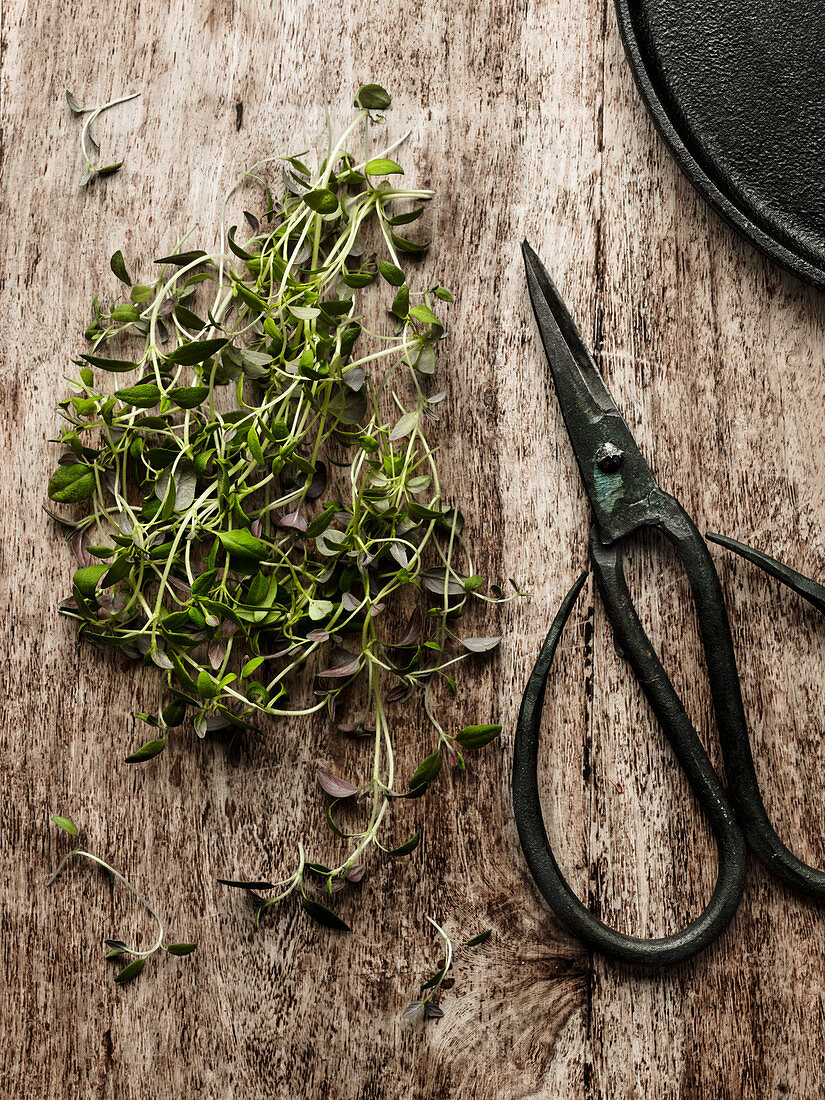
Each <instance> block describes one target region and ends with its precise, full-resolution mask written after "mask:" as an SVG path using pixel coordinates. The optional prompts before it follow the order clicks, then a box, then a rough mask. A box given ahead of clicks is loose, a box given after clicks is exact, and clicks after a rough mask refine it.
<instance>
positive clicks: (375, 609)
mask: <svg viewBox="0 0 825 1100" xmlns="http://www.w3.org/2000/svg"><path fill="white" fill-rule="evenodd" d="M386 607H387V605H386V604H385V603H374V604H373V605H372V607H370V615H371V616H372V618H373V619H374V618H375V617H376V615H380V614H381V612H382V611H384V610H385V609H386Z"/></svg>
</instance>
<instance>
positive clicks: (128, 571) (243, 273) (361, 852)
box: [48, 85, 518, 928]
mask: <svg viewBox="0 0 825 1100" xmlns="http://www.w3.org/2000/svg"><path fill="white" fill-rule="evenodd" d="M389 102H390V101H389V96H388V95H387V93H386V92H385V91H384V90H383V89H382V88H380V87H378V86H377V85H367V86H365V87H364V88H362V89H361V90H360V91H359V93H358V96H357V97H356V100H355V106H356V108H357V110H356V115H355V118H354V119H353V120H352V122H351V124H350V125H349V126H348V127H347V128H346V129H345V130H344V132H343V134H342V135H341V136H340V138H338V140H334V139H333V135H332V128H331V127H330V129H329V143H328V147H327V150H326V152H325V155H324V156H323V158H322V160H321V162H320V165H319V166H318V167H317V168H315V169H313V168H311V167H309V166H308V165H307V163H305V159H302V158H304V157H305V154H302V155H301V156H290V157H285V158H270V159H271V160H275V159H279V160H281V161H282V162H283V182H284V189H283V193H282V194H280V195H279V196H277V197H276V196H273V192H272V190H271V189H270V187H269V185H268V184H267V183H266V181H265V180H264V178H263V177H262V175H261V172H262V169H263V166H264V163H266V162H261V163H259V164H257V165H254V166H253V167H252V168H250V169H249V170H248V171H247V172H245V173H244V175H243V176H242V177H241V178H240V179H239V180H238V181H237V182H236V183H235V185H234V186H233V188H232V190H231V191H230V193H229V195H228V196H227V200H228V199H229V198H230V197H231V196H232V195H233V194H234V193H235V191H236V190H237V189H238V187H239V186H240V185H241V183H243V182H245V181H253V182H255V183H257V184H258V185H259V186H260V188H261V191H262V196H263V205H264V209H263V211H262V213H261V214H260V215H255V214H249V213H247V214H246V215H245V217H246V223H247V227H248V235H247V239H245V240H244V241H243V243H241V242H240V241H239V240H238V230H237V228H236V227H234V226H233V227H232V228H230V229H229V230H228V231H225V211H226V205H227V200H225V201H224V204H223V207H222V212H221V229H220V243H219V248H218V250H217V251H215V252H212V253H207V252H204V251H202V250H184V249H183V247H182V246H183V244H184V243H185V240H186V238H184V240H183V241H181V242H179V244H178V246H177V247H176V248H175V250H174V251H173V253H172V254H171V255H169V256H165V257H163V258H162V259H160V260H157V261H156V263H157V264H158V265H159V272H160V273H159V275H157V277H155V278H154V279H151V280H149V281H148V282H145V283H133V281H132V279H131V277H130V275H129V272H128V268H127V264H126V262H125V260H124V258H123V256H122V254H121V253H120V252H116V253H115V255H114V256H113V257H112V262H111V266H112V270H113V271H114V273H115V275H117V277H118V278H119V279H120V280H121V281H122V283H123V284H125V286H126V287H127V288H128V300H125V301H121V302H119V303H113V304H111V305H105V304H104V303H102V302H101V301H100V300H98V299H97V298H96V299H95V301H94V318H93V321H92V323H91V325H90V327H89V328H88V329H87V331H86V337H87V338H88V339H89V340H90V341H91V343H92V346H91V349H90V350H89V351H88V352H86V353H84V354H82V355H81V356H80V358H79V359H78V360H75V362H76V364H77V366H78V367H79V368H80V370H79V375H78V377H76V378H73V379H71V380H70V381H69V386H70V388H71V391H72V395H71V396H69V397H67V398H66V399H65V400H63V401H61V403H60V405H59V409H60V411H61V413H62V416H63V417H64V419H65V421H66V425H65V429H64V430H63V432H62V434H61V436H60V439H59V442H60V443H61V444H62V445H63V446H64V448H65V453H64V454H63V456H62V458H61V459H60V462H59V465H58V467H57V470H56V471H55V473H54V475H53V476H52V478H51V480H50V482H49V488H48V492H49V496H50V497H51V499H52V500H54V501H57V502H59V503H62V504H78V505H80V506H81V507H83V508H84V514H83V515H82V516H81V517H80V518H76V519H72V520H66V519H65V518H62V517H57V516H55V518H60V522H61V523H63V524H65V525H66V527H67V528H68V538H69V539H70V541H71V544H72V546H73V548H74V550H75V552H76V554H77V555H78V557H79V559H80V564H81V568H79V569H78V570H77V571H76V572H75V574H74V578H73V585H72V595H71V598H70V599H67V600H66V601H65V602H64V603H63V605H62V607H61V610H62V611H63V613H64V614H66V615H68V616H70V617H71V618H73V619H75V620H77V621H78V623H79V634H80V635H81V636H82V637H83V638H85V639H86V640H87V641H89V642H91V643H92V644H93V645H95V646H99V647H114V648H116V649H119V650H120V651H121V652H123V653H125V654H127V655H128V656H130V657H132V658H134V659H135V660H140V661H142V662H143V663H144V664H154V665H155V666H157V668H158V669H159V670H161V672H162V676H161V677H160V678H159V694H158V704H157V708H156V709H155V711H154V712H153V713H141V714H140V715H139V717H141V718H142V719H143V720H144V721H145V722H146V723H148V724H149V725H150V726H151V727H152V729H153V733H154V736H153V737H152V739H151V740H149V741H147V742H146V743H145V744H143V745H141V746H140V747H139V748H137V750H136V751H135V752H134V753H132V755H131V756H129V757H128V761H129V762H130V763H136V762H139V761H144V760H148V759H151V758H152V757H154V756H157V755H158V754H159V753H160V752H162V751H163V750H164V749H165V747H166V746H167V744H168V742H169V740H170V736H171V731H172V730H175V729H179V728H181V727H186V728H189V729H191V730H193V731H194V733H195V734H196V735H197V736H198V737H204V736H205V735H206V734H207V732H209V731H215V730H221V729H231V730H233V731H235V732H240V731H243V730H249V729H256V728H257V726H256V723H257V722H259V721H260V719H261V718H262V717H263V716H272V717H275V718H281V717H290V718H294V717H296V716H300V715H308V714H312V713H315V712H317V711H323V710H325V711H327V712H328V714H329V716H330V718H331V719H332V720H333V721H336V722H338V728H339V729H341V730H342V731H344V732H346V733H350V734H354V735H360V736H365V737H368V738H371V739H372V744H373V751H372V766H371V768H370V769H369V772H368V774H367V775H366V776H364V777H362V778H360V779H359V780H358V781H356V782H351V781H349V780H348V779H345V778H342V777H340V776H336V775H333V774H331V773H330V772H328V771H325V770H323V769H322V770H321V771H319V773H318V780H319V783H320V785H321V787H322V788H323V789H324V790H325V791H326V792H327V794H328V795H329V796H330V797H331V802H330V805H329V808H328V820H329V824H330V826H331V828H332V829H333V830H334V831H335V833H336V834H337V835H338V836H341V837H345V838H346V839H347V840H348V841H349V852H348V854H347V856H346V858H345V859H344V860H343V861H342V862H340V863H339V864H338V865H336V866H328V865H326V864H323V863H319V862H315V861H312V860H309V859H307V857H306V854H305V851H304V848H303V846H302V845H301V844H299V845H298V859H297V864H296V866H295V869H294V870H293V871H292V872H291V873H290V874H289V875H288V876H286V877H285V878H283V879H281V880H280V881H279V882H274V883H271V882H266V881H261V882H249V881H246V880H227V881H228V884H229V885H236V886H239V887H242V888H243V889H245V890H248V891H250V892H254V891H255V890H257V889H271V890H275V891H276V894H275V896H274V897H271V898H269V899H268V900H264V899H262V898H260V899H259V914H258V915H260V911H262V910H263V909H264V908H266V906H268V905H271V904H273V903H274V902H275V901H277V900H279V899H281V898H284V897H285V896H287V895H288V894H292V893H296V894H297V896H299V897H300V898H301V900H302V904H303V906H304V908H305V909H306V910H307V912H308V913H309V914H310V915H311V916H313V917H314V918H315V919H316V920H319V921H320V922H321V923H324V924H328V925H331V926H333V927H341V928H346V927H347V926H346V925H345V924H344V923H343V922H342V921H341V920H340V919H339V918H338V917H337V916H335V914H334V913H333V912H332V911H331V910H329V909H328V908H327V907H326V906H324V905H321V904H320V903H319V902H317V901H314V900H313V899H312V898H310V897H308V896H307V893H306V877H307V875H315V876H320V877H321V879H322V880H323V881H324V882H325V884H326V890H327V893H328V894H332V893H334V892H335V891H336V890H337V889H340V888H341V887H343V886H344V885H345V884H346V883H347V882H352V881H357V880H358V879H359V878H360V877H361V876H362V875H363V873H364V864H363V862H362V860H363V858H364V856H365V855H366V853H367V851H368V850H369V849H371V848H373V847H377V848H379V849H382V850H384V851H387V848H386V846H385V845H384V844H383V843H382V840H381V837H382V835H383V828H384V825H385V823H386V818H387V811H388V808H389V806H390V803H391V801H392V800H393V799H394V798H397V797H418V796H420V795H422V794H423V793H424V792H425V790H426V789H427V786H428V784H429V783H430V782H431V781H432V780H433V779H434V778H435V777H436V775H437V774H438V772H439V770H440V768H441V765H442V758H443V756H444V755H446V757H447V759H448V761H449V762H450V763H451V764H452V765H453V766H455V767H457V768H459V769H461V770H463V769H464V767H465V761H464V753H465V751H467V750H473V749H476V748H479V747H481V746H482V745H483V744H486V743H487V742H488V741H490V740H491V739H492V738H493V737H495V736H496V735H497V733H498V732H499V730H500V727H499V726H498V725H496V724H492V723H491V724H484V725H475V726H468V727H465V728H464V729H462V730H460V731H456V732H454V733H451V732H448V730H447V729H445V728H444V726H443V725H442V724H441V723H440V722H439V720H438V718H437V717H436V715H435V713H434V709H433V700H432V692H433V688H434V686H435V685H436V684H437V683H438V682H439V681H444V682H446V683H447V684H448V685H449V686H450V688H451V689H452V691H453V692H455V689H456V685H455V681H454V679H453V672H454V671H455V668H456V666H457V665H458V664H460V663H461V662H462V661H464V660H466V659H467V658H468V657H470V656H471V655H472V654H473V653H479V652H485V651H489V650H491V649H493V648H494V647H495V646H496V645H497V644H498V641H499V639H498V638H497V637H494V638H461V637H460V636H459V635H458V634H457V633H456V630H455V627H456V623H457V620H458V619H459V618H460V616H461V614H462V612H463V610H464V608H465V605H466V604H467V601H468V600H469V599H471V598H472V599H479V600H486V601H492V602H501V601H502V600H504V599H507V598H513V596H510V597H505V595H504V593H503V591H502V590H501V589H500V588H498V587H497V586H493V587H492V588H491V589H490V592H489V594H486V595H485V594H484V593H483V592H482V591H481V590H482V588H483V587H484V585H485V581H484V580H483V578H482V577H480V576H478V575H476V574H475V572H474V568H473V563H472V558H471V556H470V552H469V550H468V547H467V545H466V543H465V541H464V538H463V535H462V527H463V518H462V516H461V513H460V512H459V511H458V510H457V508H455V507H450V506H448V505H447V504H446V503H445V501H444V498H443V496H442V488H441V484H440V481H439V474H438V468H437V465H436V461H435V454H434V451H433V448H431V447H430V445H429V443H428V442H427V436H426V432H427V426H428V423H429V422H430V421H434V420H437V419H438V416H437V412H436V408H437V406H438V404H439V402H440V401H442V400H443V398H444V397H445V393H444V391H443V390H442V391H441V392H432V390H433V387H432V384H431V383H432V376H433V374H434V371H435V367H436V354H435V348H436V345H437V344H438V342H439V341H440V340H441V339H442V338H443V335H444V328H443V326H442V322H441V320H440V319H439V317H438V316H437V314H436V312H435V310H436V309H437V308H439V306H440V304H441V303H445V302H450V301H452V296H451V295H450V293H449V292H448V291H447V290H445V289H443V288H442V287H440V286H433V287H430V288H429V289H428V290H425V291H417V292H416V291H414V290H413V289H412V288H411V287H410V286H409V284H408V281H407V275H406V273H405V270H404V266H403V265H404V263H405V262H406V260H407V258H408V257H409V256H410V255H413V254H415V253H419V252H422V251H424V250H425V249H426V248H427V245H426V244H425V243H418V242H415V241H413V240H411V239H409V238H408V237H407V236H405V235H402V232H401V229H402V227H404V226H406V225H407V224H409V223H411V222H413V221H415V219H416V218H418V217H419V215H420V214H421V213H422V211H423V205H422V203H423V201H424V200H427V199H429V198H430V197H431V194H432V193H431V192H430V191H426V190H421V189H415V188H406V187H402V186H400V185H398V184H397V183H396V182H393V181H395V180H397V178H398V177H400V176H401V175H402V174H403V169H402V168H401V166H400V165H399V164H398V163H397V162H396V161H395V160H393V159H390V154H392V153H394V151H395V149H396V148H397V147H398V146H399V145H400V144H401V142H402V141H403V140H404V139H403V138H402V139H400V140H399V141H396V142H393V143H392V144H391V145H389V146H388V147H386V148H384V149H382V150H380V151H379V152H377V153H376V154H375V155H373V156H368V155H366V154H365V155H363V156H356V155H353V154H352V153H350V152H348V151H347V148H346V147H347V143H348V142H349V141H350V139H351V138H352V137H353V135H354V134H355V132H356V130H357V129H359V128H361V127H363V128H365V130H368V129H369V126H370V124H376V123H382V122H383V118H382V117H381V116H377V115H376V114H375V112H376V111H379V110H382V109H384V108H386V107H387V106H389ZM364 145H365V148H366V146H367V137H366V134H365V138H364ZM410 204H413V205H412V206H411V205H410ZM368 226H371V227H372V231H373V233H374V234H375V237H376V238H377V239H379V240H380V241H381V249H382V252H383V255H381V256H379V255H378V254H375V253H370V252H368V250H367V246H366V243H365V230H366V229H367V227H368ZM406 232H407V230H406V229H405V230H404V233H406ZM372 283H380V284H383V285H384V286H385V287H387V288H389V293H390V294H391V298H390V299H389V302H388V307H389V322H390V323H389V326H388V327H389V329H390V331H389V332H374V331H369V330H368V329H366V328H365V326H364V321H363V318H362V315H361V312H360V308H359V294H358V292H359V290H360V289H361V288H364V287H367V286H368V285H369V284H372ZM204 292H206V293H207V296H208V303H207V304H201V305H200V306H199V305H198V301H199V299H200V298H203V296H204ZM124 342H126V346H130V347H134V348H135V350H134V351H133V352H132V354H131V355H130V356H129V357H128V358H116V357H115V355H114V354H113V353H112V352H111V351H110V350H109V349H110V348H112V347H113V346H115V345H116V346H117V347H118V348H120V347H122V346H123V344H124ZM364 343H366V344H367V345H368V348H367V349H365V350H361V348H362V345H363V344H364ZM115 354H123V353H122V352H116V353H115ZM399 371H401V372H404V373H405V374H406V376H407V377H408V378H409V379H411V382H412V386H411V392H412V393H413V394H414V400H413V401H412V402H411V403H408V406H405V404H404V403H403V402H402V399H401V398H400V397H399V396H398V394H397V393H396V392H395V391H394V390H393V389H392V385H393V380H394V379H395V378H396V376H397V374H398V372H399ZM107 374H108V375H111V374H130V375H136V379H135V380H130V381H129V384H128V385H125V386H122V387H121V388H118V389H115V391H114V393H112V392H110V390H109V389H108V388H107V387H105V386H103V385H101V384H100V381H99V379H100V378H101V377H103V378H105V376H106V375H107ZM387 409H389V410H391V411H390V415H389V416H387V412H386V410H387ZM459 563H461V566H460V565H459ZM514 589H515V593H516V594H518V589H517V588H516V587H515V585H514ZM410 594H412V595H413V596H415V599H416V606H415V607H414V609H413V611H412V614H411V616H410V618H409V622H408V625H407V628H406V630H404V631H403V633H401V634H400V636H399V635H398V634H396V636H395V637H391V636H390V635H391V630H382V629H381V625H382V622H386V621H388V620H389V619H390V612H391V611H392V610H393V607H395V609H396V610H397V608H398V604H399V601H402V600H408V599H409V595H410ZM300 672H303V673H304V675H303V677H301V676H298V675H297V674H298V673H300ZM356 684H358V685H361V687H362V690H361V692H360V695H359V692H358V691H356V690H354V688H355V686H356ZM295 691H302V695H303V697H302V698H301V699H299V700H298V701H296V702H293V701H292V700H291V698H290V695H291V693H293V692H295ZM412 693H417V694H418V695H419V697H420V698H421V700H422V703H423V709H424V711H425V713H426V715H427V716H428V719H429V721H430V723H431V724H432V727H433V730H434V734H435V740H434V744H433V746H432V751H431V752H430V753H429V755H427V756H426V758H425V759H424V760H423V761H422V763H421V764H420V766H419V767H418V768H417V769H416V771H415V773H414V774H413V775H412V777H411V779H410V780H409V783H408V785H407V786H406V788H400V789H399V785H398V781H397V778H396V768H395V753H394V744H395V743H396V742H395V741H394V733H393V729H392V726H391V723H390V719H389V716H388V708H389V707H390V705H391V704H392V703H393V702H396V701H399V700H401V699H403V698H406V697H407V696H408V695H410V694H412ZM345 694H346V695H348V696H349V701H350V705H351V706H352V705H356V706H358V708H359V711H358V713H357V715H356V717H355V719H354V720H350V721H347V722H340V721H339V718H340V715H339V714H338V713H337V711H338V708H339V705H340V704H341V703H342V702H343V700H344V697H345ZM349 799H357V800H358V802H359V805H361V806H362V807H363V806H366V810H365V811H364V813H365V821H364V822H363V824H362V825H361V826H360V827H359V828H357V829H356V830H355V831H354V832H345V831H344V830H343V829H342V828H341V827H340V825H339V823H338V820H337V818H336V814H335V812H334V811H335V808H336V805H337V804H338V803H340V802H341V801H346V800H349ZM419 839H420V832H419V833H416V834H415V835H414V836H412V837H411V838H410V839H409V840H408V841H407V842H406V843H405V844H403V845H401V846H400V847H397V848H395V849H392V851H393V852H394V854H395V855H403V854H406V853H408V852H411V851H412V850H413V849H414V848H415V847H416V845H417V844H418V842H419Z"/></svg>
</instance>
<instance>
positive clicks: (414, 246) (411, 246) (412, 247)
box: [390, 233, 430, 252]
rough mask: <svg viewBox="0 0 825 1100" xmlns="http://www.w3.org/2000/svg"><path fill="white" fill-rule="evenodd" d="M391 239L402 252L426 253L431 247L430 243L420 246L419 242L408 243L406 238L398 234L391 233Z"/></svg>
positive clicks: (423, 243)
mask: <svg viewBox="0 0 825 1100" xmlns="http://www.w3.org/2000/svg"><path fill="white" fill-rule="evenodd" d="M390 239H391V240H392V243H393V244H394V245H395V247H396V248H397V249H398V250H399V251H401V252H426V251H427V249H428V248H429V247H430V242H429V241H425V242H422V243H420V244H419V242H418V241H408V240H407V238H406V237H401V236H399V235H398V233H391V234H390Z"/></svg>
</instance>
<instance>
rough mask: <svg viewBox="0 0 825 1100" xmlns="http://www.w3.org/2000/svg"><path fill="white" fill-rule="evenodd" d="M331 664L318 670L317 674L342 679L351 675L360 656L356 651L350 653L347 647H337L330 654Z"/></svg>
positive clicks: (357, 666)
mask: <svg viewBox="0 0 825 1100" xmlns="http://www.w3.org/2000/svg"><path fill="white" fill-rule="evenodd" d="M332 662H333V663H332V666H331V667H330V668H328V669H325V670H324V671H323V672H319V673H318V675H319V676H324V677H334V678H336V679H342V678H344V677H347V676H352V675H354V673H356V672H357V671H358V669H359V667H360V663H361V658H360V656H359V655H358V654H357V653H350V651H349V650H348V649H343V648H338V649H335V650H334V652H333V654H332Z"/></svg>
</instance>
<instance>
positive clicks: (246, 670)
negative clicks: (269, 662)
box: [241, 657, 266, 680]
mask: <svg viewBox="0 0 825 1100" xmlns="http://www.w3.org/2000/svg"><path fill="white" fill-rule="evenodd" d="M265 659H266V658H264V657H250V658H249V660H248V661H247V662H246V664H245V665H244V666H243V668H242V669H241V679H242V680H246V679H247V678H248V677H249V676H251V675H252V673H253V672H257V671H258V669H259V668H260V667H261V665H262V664H263V663H264V660H265Z"/></svg>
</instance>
